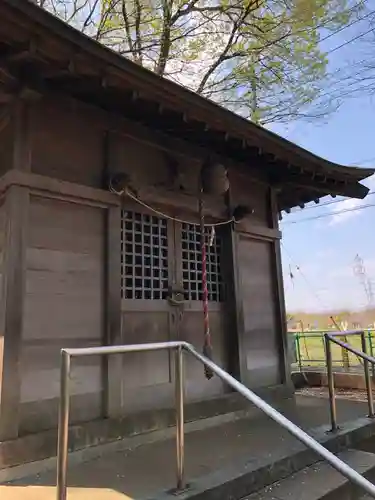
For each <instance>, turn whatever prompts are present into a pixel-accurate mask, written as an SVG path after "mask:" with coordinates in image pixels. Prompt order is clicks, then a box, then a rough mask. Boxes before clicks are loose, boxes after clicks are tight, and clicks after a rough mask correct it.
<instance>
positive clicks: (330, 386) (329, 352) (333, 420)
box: [324, 333, 338, 432]
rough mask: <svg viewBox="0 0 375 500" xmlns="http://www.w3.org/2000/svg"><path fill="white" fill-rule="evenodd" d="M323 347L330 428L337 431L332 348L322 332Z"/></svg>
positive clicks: (327, 337) (326, 336)
mask: <svg viewBox="0 0 375 500" xmlns="http://www.w3.org/2000/svg"><path fill="white" fill-rule="evenodd" d="M324 341H325V348H326V364H327V378H328V392H329V410H330V414H331V430H332V432H335V431H337V429H338V426H337V412H336V396H335V380H334V374H333V366H332V349H331V342H330V339H329V335H328V334H327V333H326V334H324Z"/></svg>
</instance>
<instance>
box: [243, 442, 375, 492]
mask: <svg viewBox="0 0 375 500" xmlns="http://www.w3.org/2000/svg"><path fill="white" fill-rule="evenodd" d="M338 456H339V458H341V459H342V460H343V461H344V462H346V463H347V464H348V465H350V466H351V467H353V469H355V470H356V471H357V472H359V473H360V474H362V475H363V476H364V477H366V479H368V480H370V481H374V480H375V454H373V453H369V452H365V451H360V450H346V451H344V452H342V453H339V454H338ZM357 499H358V500H370V499H371V497H370V496H369V495H366V494H364V493H363V492H362V491H361V490H360V489H359V488H358V487H357V486H355V485H353V484H352V483H351V482H350V481H349V480H348V479H346V478H345V477H344V476H342V475H341V474H340V473H339V472H337V471H336V470H334V469H333V468H332V467H331V466H330V465H329V464H328V463H326V462H317V463H316V464H314V465H311V466H309V467H306V468H304V469H302V470H300V471H299V472H297V473H295V474H293V475H291V476H289V477H287V478H286V479H283V480H282V481H279V482H277V483H274V484H272V485H270V486H267V487H266V488H264V489H262V490H260V491H258V492H257V493H253V494H252V495H250V496H248V497H246V499H243V500H357Z"/></svg>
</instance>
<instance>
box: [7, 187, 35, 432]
mask: <svg viewBox="0 0 375 500" xmlns="http://www.w3.org/2000/svg"><path fill="white" fill-rule="evenodd" d="M28 208H29V193H28V191H27V189H25V188H20V187H16V186H13V187H12V188H11V189H10V190H9V191H8V193H7V196H6V201H5V210H6V239H5V249H4V261H3V269H4V274H3V287H2V289H3V293H2V303H1V330H0V331H1V332H2V337H1V352H0V357H1V358H2V361H1V363H2V370H1V375H0V440H1V439H11V438H14V437H17V435H18V424H19V401H20V387H21V370H20V353H21V344H22V330H23V306H24V292H25V252H26V241H27V233H26V228H27V220H28Z"/></svg>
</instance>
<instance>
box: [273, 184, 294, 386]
mask: <svg viewBox="0 0 375 500" xmlns="http://www.w3.org/2000/svg"><path fill="white" fill-rule="evenodd" d="M270 211H271V225H272V228H273V229H278V227H279V217H278V206H277V191H276V190H275V189H272V188H270ZM273 248H274V252H273V256H274V259H273V260H274V269H275V280H276V283H275V287H276V290H275V296H276V306H277V316H278V317H277V323H278V326H279V328H280V358H281V359H280V361H281V363H280V368H281V371H282V373H281V378H282V382H283V384H285V385H287V386H289V387H292V379H291V366H290V360H289V356H288V327H287V315H286V308H285V295H284V279H283V271H282V263H281V244H280V240H279V239H277V240H275V241H274V243H273Z"/></svg>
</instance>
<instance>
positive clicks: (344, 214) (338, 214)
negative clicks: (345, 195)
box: [329, 175, 375, 226]
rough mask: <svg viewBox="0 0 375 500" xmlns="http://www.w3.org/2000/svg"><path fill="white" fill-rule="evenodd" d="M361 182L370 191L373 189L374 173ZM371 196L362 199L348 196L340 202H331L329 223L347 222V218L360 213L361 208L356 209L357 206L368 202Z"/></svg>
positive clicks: (374, 184)
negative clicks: (331, 215)
mask: <svg viewBox="0 0 375 500" xmlns="http://www.w3.org/2000/svg"><path fill="white" fill-rule="evenodd" d="M363 184H365V185H366V186H367V187H368V188H369V189H370V191H374V190H375V175H372V176H371V177H369V178H368V179H366V180H365V181H364V182H363ZM370 199H371V198H365V199H363V200H357V199H355V198H349V199H347V200H344V201H342V202H341V203H336V204H333V205H332V207H330V208H331V212H332V213H333V214H334V215H333V217H332V218H331V220H330V222H329V225H330V226H333V225H336V224H342V223H343V222H347V221H348V220H349V219H353V218H354V217H357V216H358V215H360V213H361V211H362V210H356V209H357V208H359V207H362V206H364V205H367V204H368V203H369V202H370Z"/></svg>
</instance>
